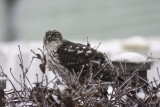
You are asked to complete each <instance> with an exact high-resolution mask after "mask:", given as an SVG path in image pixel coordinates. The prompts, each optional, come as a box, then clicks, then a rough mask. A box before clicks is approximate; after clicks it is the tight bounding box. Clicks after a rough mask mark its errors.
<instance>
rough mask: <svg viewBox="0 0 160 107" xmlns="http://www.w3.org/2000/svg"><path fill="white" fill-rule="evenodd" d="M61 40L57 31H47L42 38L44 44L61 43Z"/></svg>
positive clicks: (60, 35)
mask: <svg viewBox="0 0 160 107" xmlns="http://www.w3.org/2000/svg"><path fill="white" fill-rule="evenodd" d="M62 40H63V37H62V34H61V33H60V32H59V31H57V30H49V31H47V32H46V34H45V37H44V44H46V43H50V42H57V43H58V42H61V41H62Z"/></svg>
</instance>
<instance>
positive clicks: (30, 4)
mask: <svg viewBox="0 0 160 107" xmlns="http://www.w3.org/2000/svg"><path fill="white" fill-rule="evenodd" d="M0 14H1V16H0V28H1V29H0V40H1V41H13V40H25V41H33V40H40V41H41V40H42V38H43V36H44V33H45V32H46V31H47V30H49V29H57V30H60V31H61V32H62V33H63V35H64V37H65V38H67V39H80V40H81V39H83V40H85V39H86V38H85V35H89V36H90V38H91V39H96V40H97V39H99V40H102V39H104V40H108V39H110V38H125V37H129V36H133V35H141V36H143V37H153V36H154V37H158V36H159V34H160V30H159V28H160V1H159V0H153V1H150V0H129V1H128V0H121V1H119V0H101V1H97V0H86V1H83V0H82V1H79V0H67V1H66V0H63V1H62V0H45V1H44V0H41V1H40V0H0Z"/></svg>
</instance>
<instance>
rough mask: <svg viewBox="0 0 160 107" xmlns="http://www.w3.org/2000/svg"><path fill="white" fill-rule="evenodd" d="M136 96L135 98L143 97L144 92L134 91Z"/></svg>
mask: <svg viewBox="0 0 160 107" xmlns="http://www.w3.org/2000/svg"><path fill="white" fill-rule="evenodd" d="M136 96H137V98H141V99H144V98H145V94H144V92H138V93H136Z"/></svg>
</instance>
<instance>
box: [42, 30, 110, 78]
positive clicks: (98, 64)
mask: <svg viewBox="0 0 160 107" xmlns="http://www.w3.org/2000/svg"><path fill="white" fill-rule="evenodd" d="M44 47H45V49H46V51H47V61H48V66H49V69H55V68H56V67H60V68H62V69H64V70H66V72H73V71H74V72H75V73H78V72H80V71H81V69H82V68H83V71H82V76H85V75H87V74H88V73H89V72H90V71H92V72H93V74H96V73H97V72H98V71H99V70H100V69H101V71H100V73H99V74H98V75H99V76H100V74H103V77H102V79H104V80H107V79H108V77H109V73H110V72H109V69H108V68H107V67H106V65H105V63H106V62H107V60H106V57H105V55H104V54H103V53H101V52H99V51H97V50H96V49H94V48H91V47H90V46H88V45H84V44H80V43H73V42H71V41H68V40H65V39H63V37H62V34H61V33H60V32H59V31H57V30H49V31H47V32H46V34H45V37H44ZM104 66H105V67H104ZM91 69H92V70H91ZM61 73H62V74H63V73H64V72H61ZM98 75H97V76H96V77H99V76H98Z"/></svg>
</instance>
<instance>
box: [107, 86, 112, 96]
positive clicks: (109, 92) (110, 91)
mask: <svg viewBox="0 0 160 107" xmlns="http://www.w3.org/2000/svg"><path fill="white" fill-rule="evenodd" d="M107 92H108V94H111V93H112V92H113V87H112V86H108V90H107Z"/></svg>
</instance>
